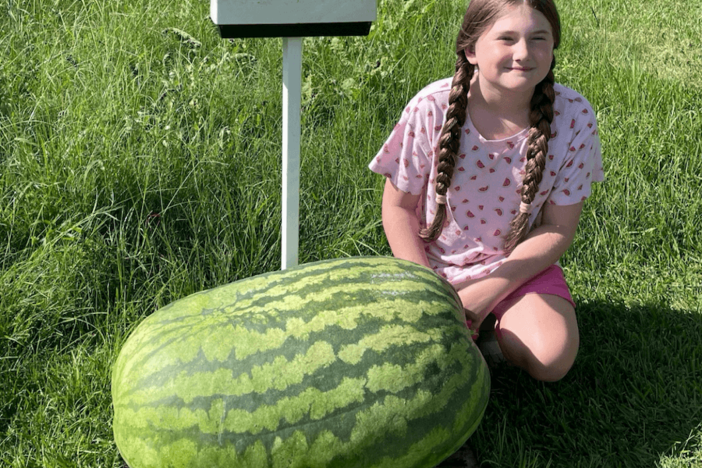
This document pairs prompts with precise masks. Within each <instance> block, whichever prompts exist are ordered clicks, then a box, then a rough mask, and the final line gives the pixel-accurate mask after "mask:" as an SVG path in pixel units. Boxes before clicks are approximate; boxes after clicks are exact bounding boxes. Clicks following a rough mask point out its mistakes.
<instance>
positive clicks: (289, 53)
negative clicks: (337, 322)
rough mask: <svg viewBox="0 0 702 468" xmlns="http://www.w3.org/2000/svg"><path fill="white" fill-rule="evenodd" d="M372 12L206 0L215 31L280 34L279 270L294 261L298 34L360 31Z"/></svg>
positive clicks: (324, 0) (343, 3)
mask: <svg viewBox="0 0 702 468" xmlns="http://www.w3.org/2000/svg"><path fill="white" fill-rule="evenodd" d="M376 16H377V3H376V0H210V17H211V18H212V21H213V22H214V24H215V25H217V27H218V28H219V35H220V36H221V37H223V38H235V37H282V38H283V207H282V212H283V228H282V258H281V264H282V265H281V266H282V269H283V270H285V269H286V268H289V267H293V266H295V265H297V263H298V244H299V223H300V221H299V214H300V106H301V104H302V102H301V101H302V39H303V37H310V36H365V35H367V34H368V33H369V32H370V28H371V23H372V22H373V21H375V19H376Z"/></svg>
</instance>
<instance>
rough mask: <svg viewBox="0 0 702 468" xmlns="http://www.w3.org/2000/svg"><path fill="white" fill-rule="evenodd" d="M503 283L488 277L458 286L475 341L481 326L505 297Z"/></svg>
mask: <svg viewBox="0 0 702 468" xmlns="http://www.w3.org/2000/svg"><path fill="white" fill-rule="evenodd" d="M502 283H503V281H500V280H499V279H497V278H491V277H490V276H486V277H483V278H480V279H477V280H472V281H468V282H465V283H461V284H460V285H456V286H457V287H456V290H457V291H458V296H459V297H460V298H461V302H462V303H463V309H464V312H465V314H466V319H467V320H468V322H469V324H468V327H469V328H470V329H471V330H473V332H474V339H475V338H476V337H477V333H478V330H479V329H480V324H482V323H483V320H485V317H487V316H488V314H489V313H490V312H492V309H493V308H494V307H495V305H497V303H498V302H499V300H501V297H502V296H503V295H504V288H505V285H504V284H502Z"/></svg>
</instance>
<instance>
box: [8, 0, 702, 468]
mask: <svg viewBox="0 0 702 468" xmlns="http://www.w3.org/2000/svg"><path fill="white" fill-rule="evenodd" d="M558 6H559V8H560V10H559V11H560V15H561V22H562V25H563V36H562V37H563V39H562V45H561V47H560V48H559V50H558V51H557V60H558V66H557V68H556V70H555V71H556V80H557V81H558V82H560V83H562V84H564V85H566V86H570V87H572V88H574V89H576V90H577V91H579V92H581V93H582V94H583V95H584V96H586V97H587V98H588V100H589V101H590V102H591V104H592V106H593V108H594V109H595V111H596V112H597V118H598V123H599V126H600V137H601V140H602V148H603V155H604V164H605V171H606V174H607V181H606V182H605V183H603V184H600V185H598V186H596V188H595V190H594V193H593V196H592V197H591V198H590V199H589V200H588V202H587V203H586V205H585V209H584V212H583V216H582V220H581V224H580V228H579V232H578V236H577V238H576V240H575V242H574V244H573V245H572V247H571V248H570V250H569V251H568V252H567V253H566V254H565V256H564V257H563V259H562V263H563V265H564V269H565V271H566V276H567V279H568V281H569V284H570V286H571V289H572V292H573V295H574V298H575V300H576V302H577V303H578V304H579V307H578V318H579V326H580V330H581V349H580V353H579V356H578V360H577V362H576V365H575V367H574V368H573V369H572V371H571V372H570V373H569V374H568V376H567V377H566V378H565V379H564V380H562V381H560V382H558V383H555V384H544V383H539V382H535V381H533V380H532V379H530V378H529V377H528V376H527V375H526V374H525V373H523V372H521V371H516V370H504V371H502V372H499V373H498V374H496V376H495V378H494V380H493V391H492V395H491V400H490V404H489V406H488V410H487V412H486V416H485V419H484V421H483V423H482V424H481V425H480V427H479V429H478V431H477V432H476V433H475V435H474V436H473V445H474V447H475V449H476V451H477V452H478V454H479V458H480V459H481V460H482V461H483V464H484V466H495V467H517V466H519V467H561V466H567V467H571V466H572V467H603V466H606V467H637V468H638V467H645V466H646V467H647V466H656V467H660V468H680V467H687V468H690V467H700V466H702V340H700V337H702V247H701V246H702V238H701V237H702V236H701V234H700V232H701V227H702V226H701V225H702V201H701V200H702V188H701V187H702V176H700V174H702V151H701V150H702V116H701V115H700V109H701V108H702V91H700V89H702V86H701V85H702V76H701V75H700V70H702V55H701V52H700V51H702V43H701V41H702V40H701V39H700V38H702V25H701V24H700V22H699V21H697V20H696V18H699V17H702V2H700V1H699V0H694V1H682V0H671V1H668V2H645V1H642V0H636V1H627V2H625V1H620V0H595V1H590V2H585V1H583V0H572V1H570V2H559V5H558ZM208 7H209V5H208V2H206V1H202V0H201V1H183V2H177V3H172V4H167V5H165V4H163V3H155V2H151V1H150V0H145V1H142V2H134V1H132V0H112V1H110V2H107V1H103V0H94V1H88V0H24V1H19V0H10V1H8V2H5V3H3V4H2V5H0V29H1V30H2V31H3V34H2V35H0V249H1V251H2V256H1V257H0V466H8V467H13V468H19V467H40V466H41V467H69V466H71V467H72V466H78V467H92V466H95V467H103V466H112V467H119V466H121V460H120V457H119V454H118V452H117V449H116V446H115V444H114V441H113V439H112V433H111V418H112V409H111V398H110V367H111V364H112V362H114V360H115V359H116V356H117V354H118V352H119V349H120V347H121V345H122V343H123V342H124V340H125V339H126V337H127V336H128V334H129V332H130V331H131V330H133V329H134V327H135V326H136V325H137V324H138V323H139V322H140V321H141V320H142V319H143V318H144V317H146V316H147V315H148V314H150V313H151V312H153V310H154V309H155V308H158V307H161V306H163V305H165V304H167V303H169V302H171V301H173V300H175V299H178V298H181V297H184V296H186V295H189V294H191V293H193V292H196V291H200V290H202V289H206V288H210V287H214V286H216V285H220V284H224V283H228V282H231V281H235V280H238V279H242V278H246V277H249V276H252V275H255V274H259V273H263V272H266V271H272V270H276V269H278V268H279V267H280V242H279V241H280V221H281V219H280V205H281V194H280V191H281V190H280V180H281V175H280V172H281V161H280V151H281V137H280V135H281V111H282V104H281V95H282V92H281V88H282V86H281V78H280V77H281V69H282V52H281V40H280V39H255V40H253V39H247V40H232V41H228V40H222V39H220V38H219V36H218V35H217V32H216V30H215V28H214V27H213V25H212V24H211V22H210V20H209V19H208ZM464 9H465V4H464V2H462V1H456V0H450V1H449V0H441V1H438V0H435V1H432V0H407V1H401V0H383V1H381V2H380V8H379V16H378V21H377V22H376V23H375V24H374V27H373V30H372V31H371V34H370V36H369V37H364V38H308V39H305V41H304V63H303V116H302V125H303V128H302V131H303V138H302V140H303V144H302V168H301V171H302V177H301V194H300V203H301V209H300V262H301V263H306V262H310V261H315V260H320V259H325V258H334V257H342V256H349V255H388V254H390V250H389V248H388V245H387V242H386V241H385V238H384V234H383V231H382V226H381V224H380V195H381V190H382V183H383V181H382V180H381V178H380V177H379V176H376V175H374V174H373V173H371V172H370V171H369V170H368V169H367V164H368V162H369V161H370V158H372V157H373V155H374V154H375V152H376V151H377V149H378V148H379V147H380V146H381V144H382V142H383V141H384V140H385V138H386V137H387V135H388V134H389V132H390V130H391V128H392V127H393V126H394V124H395V122H396V120H397V119H398V117H399V115H400V113H401V110H402V108H403V107H404V105H405V103H406V102H407V101H408V100H409V99H410V98H411V97H412V96H413V95H414V94H415V93H416V92H417V91H418V90H419V89H421V88H422V87H423V86H425V85H426V84H428V83H430V82H431V81H434V80H437V79H440V78H443V77H445V76H448V75H450V74H451V68H452V66H453V62H454V55H453V51H452V48H453V43H454V41H455V35H456V33H457V30H458V27H459V24H460V21H461V18H462V14H463V12H464ZM181 31H182V32H184V33H185V34H183V33H181Z"/></svg>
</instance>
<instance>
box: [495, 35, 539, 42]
mask: <svg viewBox="0 0 702 468" xmlns="http://www.w3.org/2000/svg"><path fill="white" fill-rule="evenodd" d="M500 40H501V41H502V40H505V41H511V40H512V38H511V37H506V36H502V37H501V38H500ZM534 40H539V41H545V40H546V38H545V37H535V38H534Z"/></svg>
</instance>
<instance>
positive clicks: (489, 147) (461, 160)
mask: <svg viewBox="0 0 702 468" xmlns="http://www.w3.org/2000/svg"><path fill="white" fill-rule="evenodd" d="M451 82H452V78H446V79H443V80H440V81H436V82H434V83H432V84H430V85H429V86H427V87H425V88H424V89H423V90H421V91H420V92H419V93H418V94H417V95H416V96H415V97H414V98H412V100H411V101H410V102H409V104H408V105H407V107H406V108H405V110H404V112H403V113H402V117H401V118H400V121H399V123H398V124H397V125H396V126H395V128H394V130H393V131H392V133H391V134H390V136H389V138H388V139H387V141H386V142H385V144H384V145H383V147H382V148H381V149H380V151H379V152H378V154H377V155H376V156H375V157H374V158H373V160H372V161H371V163H370V165H369V168H370V169H371V170H372V171H374V172H377V173H378V174H382V175H384V176H386V177H389V178H390V180H391V181H392V183H393V184H395V186H396V187H397V188H399V189H400V190H402V191H403V192H407V193H411V194H414V195H421V197H420V202H419V204H418V206H417V216H418V218H419V222H420V226H421V227H422V228H424V227H426V226H428V225H430V224H431V221H432V220H433V219H434V214H435V213H436V208H437V205H436V201H435V197H436V192H435V189H434V178H435V177H436V174H437V169H436V168H437V165H438V154H439V137H440V135H441V128H442V127H443V124H444V122H445V118H446V117H445V113H446V111H447V109H448V97H449V91H450V90H451ZM554 90H555V93H556V100H555V102H554V105H553V109H554V117H553V122H552V123H551V139H550V140H549V141H548V157H547V158H546V168H545V170H544V172H543V179H542V180H541V183H540V184H539V193H537V195H536V197H535V198H534V201H533V202H532V206H533V207H534V209H533V210H532V213H531V216H530V219H529V224H530V226H531V225H533V223H534V221H535V220H536V219H537V217H538V216H539V212H540V211H541V207H542V206H543V205H544V203H552V204H555V205H572V204H575V203H578V202H580V201H582V200H585V199H586V198H587V197H588V196H589V195H590V193H591V188H590V184H591V182H593V181H595V182H599V181H603V180H604V172H603V169H602V157H601V151H600V140H599V136H598V131H597V121H596V119H595V114H594V112H593V110H592V107H591V106H590V103H589V102H588V101H587V100H586V99H585V98H584V97H583V96H581V95H580V94H578V93H577V92H576V91H574V90H572V89H570V88H567V87H565V86H562V85H560V84H558V83H556V84H555V85H554ZM462 132H463V133H462V134H461V144H460V149H459V151H458V154H459V157H458V158H456V167H455V169H454V174H453V179H452V181H451V187H450V188H449V190H448V193H447V203H448V205H447V208H448V210H447V219H446V222H445V223H444V228H443V230H442V232H441V235H440V237H439V238H438V239H437V240H436V241H434V242H430V243H427V244H426V246H425V250H426V253H427V259H428V260H429V264H430V265H431V266H432V268H433V269H434V270H435V271H436V272H437V273H438V274H440V275H441V276H443V277H444V278H447V279H448V280H449V281H450V282H451V283H453V284H456V283H459V282H462V281H465V280H468V279H476V278H480V277H483V276H486V275H488V274H490V273H492V272H493V271H494V270H495V269H497V268H498V267H499V266H500V265H501V264H502V263H503V262H504V260H505V258H506V256H505V253H504V239H503V237H504V235H505V234H507V232H508V231H509V222H510V221H511V220H512V218H513V217H514V215H515V214H516V212H517V210H518V209H519V203H520V201H521V195H520V194H521V188H522V179H523V176H524V168H525V165H526V151H527V136H528V132H529V129H528V128H525V129H523V130H522V131H521V132H519V133H517V134H516V135H513V136H511V137H509V138H503V139H500V140H486V139H485V138H483V136H482V135H480V134H479V133H478V131H477V130H476V129H475V127H474V126H473V123H472V122H471V120H470V115H467V116H466V122H465V125H464V126H463V128H462Z"/></svg>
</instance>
